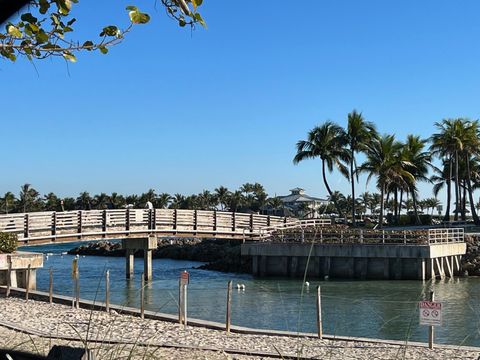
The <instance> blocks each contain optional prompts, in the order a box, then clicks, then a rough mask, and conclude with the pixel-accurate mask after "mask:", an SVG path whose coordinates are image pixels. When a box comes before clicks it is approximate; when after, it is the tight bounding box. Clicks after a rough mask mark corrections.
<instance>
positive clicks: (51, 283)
mask: <svg viewBox="0 0 480 360" xmlns="http://www.w3.org/2000/svg"><path fill="white" fill-rule="evenodd" d="M48 300H49V302H50V304H52V303H53V269H52V268H51V267H50V281H49V285H48Z"/></svg>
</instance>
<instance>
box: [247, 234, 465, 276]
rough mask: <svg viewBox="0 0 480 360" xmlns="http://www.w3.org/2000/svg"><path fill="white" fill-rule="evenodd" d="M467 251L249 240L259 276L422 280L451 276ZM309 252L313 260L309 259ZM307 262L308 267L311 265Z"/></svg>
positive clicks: (459, 246)
mask: <svg viewBox="0 0 480 360" xmlns="http://www.w3.org/2000/svg"><path fill="white" fill-rule="evenodd" d="M465 252H466V244H465V243H461V242H456V243H444V244H430V245H428V244H425V245H420V244H419V245H404V244H395V245H393V244H389V245H385V244H314V245H313V248H312V244H307V243H246V244H242V256H251V257H252V259H253V267H252V272H253V274H254V275H256V276H262V277H263V276H285V277H303V275H304V273H305V271H306V272H307V275H308V276H309V277H317V278H323V277H325V276H328V277H330V278H347V279H388V280H402V279H418V280H427V279H431V278H436V277H441V278H444V277H445V276H449V277H452V276H453V275H454V274H455V273H457V272H458V271H460V268H459V264H460V258H461V256H462V255H464V254H465ZM309 254H311V257H310V259H308V257H309ZM307 263H308V268H307Z"/></svg>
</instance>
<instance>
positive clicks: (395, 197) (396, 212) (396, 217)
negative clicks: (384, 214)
mask: <svg viewBox="0 0 480 360" xmlns="http://www.w3.org/2000/svg"><path fill="white" fill-rule="evenodd" d="M394 212H395V214H394V217H395V223H397V224H398V189H397V188H395V196H394Z"/></svg>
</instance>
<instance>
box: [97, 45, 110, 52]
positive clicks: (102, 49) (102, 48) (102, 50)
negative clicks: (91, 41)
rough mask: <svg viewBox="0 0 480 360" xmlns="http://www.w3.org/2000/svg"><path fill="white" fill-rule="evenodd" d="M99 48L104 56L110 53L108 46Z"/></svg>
mask: <svg viewBox="0 0 480 360" xmlns="http://www.w3.org/2000/svg"><path fill="white" fill-rule="evenodd" d="M98 48H99V49H100V52H101V53H102V54H106V53H108V48H107V47H106V46H99V47H98Z"/></svg>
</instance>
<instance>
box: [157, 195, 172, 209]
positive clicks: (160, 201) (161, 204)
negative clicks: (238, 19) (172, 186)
mask: <svg viewBox="0 0 480 360" xmlns="http://www.w3.org/2000/svg"><path fill="white" fill-rule="evenodd" d="M171 200H172V197H171V196H170V194H167V193H161V194H160V195H158V196H157V199H156V205H155V207H156V208H157V209H166V208H168V205H169V204H170V201H171Z"/></svg>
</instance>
